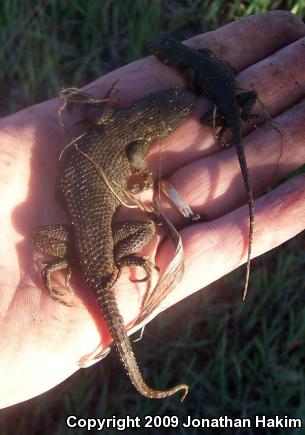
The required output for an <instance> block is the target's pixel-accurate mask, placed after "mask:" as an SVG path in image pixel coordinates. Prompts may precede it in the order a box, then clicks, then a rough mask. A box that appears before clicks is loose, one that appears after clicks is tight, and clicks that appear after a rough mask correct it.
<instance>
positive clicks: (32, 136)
mask: <svg viewBox="0 0 305 435" xmlns="http://www.w3.org/2000/svg"><path fill="white" fill-rule="evenodd" d="M241 35H242V37H241ZM189 43H190V45H192V46H193V47H195V48H199V47H201V46H205V47H208V48H212V49H213V50H215V51H216V52H217V54H219V55H220V56H221V57H222V58H224V59H225V60H227V61H228V62H230V64H231V65H232V66H233V67H234V68H235V69H236V70H237V71H242V72H240V74H238V76H237V83H238V86H239V87H240V88H244V89H250V88H251V85H253V86H254V87H255V89H256V90H257V91H258V94H259V95H260V98H261V99H262V100H263V101H264V103H265V105H266V108H267V110H268V111H269V113H270V114H271V116H273V117H274V118H275V119H276V120H277V121H278V122H279V124H280V128H281V130H282V136H281V135H280V134H279V133H278V132H277V131H275V130H274V129H272V128H271V127H269V126H262V127H259V128H257V129H256V130H254V131H252V132H251V133H249V127H246V129H245V130H244V139H243V143H244V146H245V150H246V155H247V161H248V165H249V172H250V176H251V183H252V186H253V190H254V193H255V195H256V196H257V195H259V194H260V193H262V192H263V191H264V190H266V188H267V187H268V186H269V185H270V184H271V183H274V182H276V181H277V180H279V179H281V178H282V177H284V176H286V175H288V174H289V173H291V172H292V171H294V170H295V169H297V168H298V167H299V166H301V165H303V164H304V163H305V122H304V121H305V102H302V101H301V100H302V98H303V97H304V95H305V85H304V83H305V65H304V64H305V61H304V56H303V53H304V48H303V45H304V44H305V26H304V24H302V22H301V21H300V20H298V19H297V18H296V17H294V16H293V15H290V14H288V13H286V12H279V11H278V12H270V13H266V14H262V15H257V16H252V17H249V18H247V19H244V20H241V21H239V22H235V23H231V24H229V25H227V26H224V27H222V28H220V29H219V30H217V31H216V32H211V33H208V34H205V35H199V36H197V37H195V38H192V39H191V40H189ZM249 47H251V49H249ZM277 50H278V51H277ZM271 55H272V58H271V57H270V56H271ZM117 79H119V82H118V84H117V88H118V91H117V92H116V93H115V95H114V98H115V99H118V100H119V103H120V105H121V106H126V105H128V104H129V103H131V102H132V101H134V100H136V99H138V98H141V97H143V96H144V95H147V94H148V93H149V92H151V91H153V90H156V89H161V88H168V87H170V86H172V85H175V84H178V85H179V84H183V82H182V79H181V77H180V75H179V74H178V73H177V72H176V71H174V70H170V69H168V68H166V67H165V66H163V65H161V64H160V63H159V62H157V60H156V59H154V58H153V57H149V58H145V59H142V60H140V61H137V62H135V63H132V64H130V65H127V66H125V67H123V68H121V69H119V70H116V71H114V72H112V73H110V74H108V75H106V76H104V77H102V78H100V79H98V80H97V81H95V82H94V83H92V84H91V85H90V86H88V87H87V88H86V90H87V91H88V92H91V93H92V94H93V95H94V96H97V97H100V98H101V97H103V95H104V94H105V93H106V91H107V90H108V88H109V87H110V86H111V85H112V84H113V82H114V81H115V80H117ZM139 83H141V86H139ZM300 101H301V102H300ZM58 105H59V101H58V100H57V99H55V100H50V101H46V102H45V103H42V104H39V105H36V106H32V107H29V108H27V109H25V110H23V111H21V112H18V113H16V114H15V115H12V116H10V117H7V118H3V119H2V120H0V143H1V154H0V174H1V185H0V205H1V206H0V210H1V218H2V219H1V227H0V240H1V246H0V270H1V273H0V292H1V295H0V304H1V308H0V310H1V311H0V312H1V317H0V322H1V325H0V337H1V343H2V349H4V350H5V351H2V352H1V354H0V385H1V391H2V394H1V398H0V406H1V407H5V406H9V405H12V404H15V403H18V402H20V401H23V400H26V399H29V398H31V397H33V396H36V395H38V394H40V393H42V392H44V391H46V390H48V389H50V388H52V387H53V386H55V385H56V384H58V383H60V382H61V381H62V380H64V379H65V378H67V377H68V376H69V375H71V374H72V373H73V372H75V371H76V370H77V369H78V367H79V366H78V361H79V360H80V358H82V357H84V356H86V355H88V354H90V353H91V352H92V351H93V350H94V349H95V348H96V347H97V346H98V345H99V343H102V347H105V346H106V345H107V344H109V343H110V341H111V337H109V334H108V332H107V329H106V327H105V324H104V322H103V319H102V318H101V316H100V313H99V311H98V309H97V306H96V304H95V301H94V297H93V295H92V294H91V292H90V291H88V288H87V287H86V285H85V284H84V282H83V281H82V279H81V277H80V276H79V275H78V272H77V271H76V272H75V271H74V274H73V278H72V280H71V286H72V288H73V290H74V291H75V292H76V296H73V297H72V296H70V295H67V296H65V297H66V298H67V299H68V300H69V301H71V302H73V307H72V308H71V307H65V306H63V305H61V304H58V303H56V302H54V301H52V300H51V299H50V297H49V295H48V292H47V290H46V289H45V288H44V287H43V285H42V282H41V279H40V275H39V269H38V267H37V262H36V264H33V256H34V254H35V253H34V249H33V246H32V244H31V240H30V234H31V231H32V229H33V227H35V226H38V225H45V224H50V223H64V222H66V217H65V214H64V212H63V210H62V208H61V206H60V205H59V204H58V203H57V202H56V199H55V195H54V186H55V179H56V176H57V170H58V162H57V158H58V154H59V152H60V150H61V149H62V147H63V146H64V145H65V144H67V143H68V142H69V141H70V140H71V138H72V137H74V136H75V135H77V134H79V132H80V127H79V126H75V125H73V122H74V121H75V120H76V117H77V114H76V112H74V111H73V112H71V113H65V114H63V120H64V124H65V128H64V129H63V128H61V127H60V125H59V123H58V118H57V110H58ZM199 106H200V107H199ZM206 109H208V104H207V102H206V101H204V100H202V101H201V102H200V104H198V107H197V108H196V109H195V113H194V115H193V116H192V118H191V119H189V120H187V121H186V122H185V123H184V124H183V125H182V126H181V127H180V128H179V129H178V130H177V131H176V132H174V133H173V134H172V135H171V136H170V137H169V138H168V139H167V140H166V141H164V142H163V143H162V153H163V154H162V155H163V157H162V174H163V176H165V177H168V178H169V181H171V182H172V183H173V185H174V186H175V187H176V189H178V190H179V191H180V193H181V195H182V196H183V198H184V199H185V201H186V202H187V203H188V204H189V205H190V206H191V207H192V208H193V209H194V211H196V212H199V213H200V212H201V213H204V214H207V215H208V218H209V222H207V223H199V224H193V225H190V226H189V227H186V228H185V229H183V230H182V231H181V236H182V238H183V243H184V247H185V256H186V270H185V275H184V279H183V281H182V282H181V283H180V284H179V285H178V286H177V288H176V289H175V291H174V292H173V293H172V294H171V295H170V296H169V297H168V299H167V300H166V301H165V302H164V303H163V304H162V307H163V308H162V307H161V308H160V309H159V312H160V311H162V309H164V307H169V306H170V305H173V304H174V303H175V302H177V301H179V300H181V299H182V298H184V297H186V296H188V295H189V294H191V293H193V292H195V291H197V290H199V289H201V288H202V287H204V286H206V285H208V284H210V283H211V282H213V281H214V280H216V279H218V278H219V277H220V276H222V275H225V274H227V273H228V272H230V271H232V270H233V269H235V268H237V267H238V266H240V265H241V264H243V263H244V262H245V260H246V254H247V222H248V209H247V205H246V195H245V190H244V186H243V183H242V178H241V174H240V169H239V165H238V161H237V158H236V153H235V150H234V149H233V148H232V149H226V150H224V151H220V149H219V146H218V145H217V140H216V137H215V133H216V129H212V128H208V127H204V126H200V124H199V121H198V120H199V117H200V115H201V114H202V111H203V110H206ZM258 110H259V109H258ZM247 129H248V130H247ZM167 157H170V158H167ZM149 163H150V167H151V169H152V170H155V171H156V172H158V165H159V145H158V144H156V145H155V147H154V148H153V150H152V153H151V156H150V159H149ZM255 207H256V208H255V210H256V225H255V237H254V239H255V243H254V246H253V256H257V255H260V254H262V253H264V252H267V251H268V250H270V249H272V248H274V247H276V246H278V245H280V244H281V243H283V242H285V241H286V240H288V239H290V238H292V237H294V236H295V235H296V234H298V233H299V232H300V231H302V230H303V229H304V227H305V222H304V213H305V176H304V175H299V176H296V177H294V178H292V179H290V180H289V181H287V182H285V183H283V184H282V185H281V186H280V187H278V188H276V189H274V190H272V191H270V192H269V193H268V194H265V195H263V196H261V197H260V198H259V199H258V200H257V201H256V202H255ZM165 208H166V209H167V210H168V216H169V217H170V219H172V221H173V222H175V223H181V218H180V217H179V216H178V214H177V212H176V211H175V210H172V209H171V208H170V205H166V206H165ZM131 213H132V212H131V211H130V210H127V214H125V215H124V216H126V215H131ZM145 254H150V255H151V256H152V258H155V262H156V263H157V264H158V265H159V266H160V267H161V270H164V267H166V264H167V263H168V261H169V260H170V258H171V257H170V256H171V255H172V247H171V244H170V243H168V242H164V243H160V244H157V242H155V243H152V244H150V246H149V249H148V250H146V251H145ZM36 255H37V254H36ZM203 265H204V267H205V272H204V274H203V273H202V268H203ZM135 276H137V275H136V274H135V273H130V272H129V271H126V273H124V274H123V275H122V277H121V279H120V281H119V282H118V285H117V298H118V302H119V306H120V308H121V311H122V314H123V315H124V318H125V321H126V324H128V323H129V324H130V323H131V322H132V321H133V320H134V319H135V318H136V316H137V313H138V309H139V306H140V301H141V296H143V294H144V291H145V284H144V285H143V284H136V285H135V284H133V283H131V282H130V281H129V278H130V277H132V278H134V277H135ZM156 279H157V275H155V282H156ZM54 284H56V285H57V286H58V287H57V289H58V290H61V289H62V292H63V293H67V291H66V289H65V288H64V277H63V276H62V275H60V274H58V275H57V276H56V279H55V282H54ZM250 291H251V283H250ZM156 314H157V313H155V315H156ZM102 387H103V384H102V379H101V388H102Z"/></svg>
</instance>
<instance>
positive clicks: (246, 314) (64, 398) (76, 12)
mask: <svg viewBox="0 0 305 435" xmlns="http://www.w3.org/2000/svg"><path fill="white" fill-rule="evenodd" d="M272 9H287V10H290V11H292V12H294V13H296V14H298V15H300V16H302V14H304V11H305V2H304V0H299V1H288V0H286V1H280V0H274V1H272V0H270V1H268V0H257V1H238V0H232V1H223V0H214V1H212V0H211V1H208V0H195V1H191V0H189V1H179V0H164V1H161V0H153V1H145V0H143V1H140V0H138V1H137V0H134V1H133V0H118V1H114V0H105V1H102V0H101V1H99V0H91V1H89V2H88V1H85V0H75V1H71V0H70V1H60V0H42V1H35V0H32V1H30V0H28V1H27V2H20V1H17V0H15V1H13V0H11V1H9V0H3V1H2V2H1V4H0V46H1V51H0V62H1V63H0V64H1V70H0V77H1V83H2V90H1V95H0V115H2V116H4V115H7V114H9V113H12V112H14V111H16V110H18V109H20V108H22V107H26V106H28V105H31V104H34V103H37V102H40V101H43V100H44V99H47V98H51V97H54V96H56V95H57V94H58V92H59V90H60V89H61V88H62V87H63V86H82V85H84V84H86V83H88V82H89V81H91V80H94V79H95V78H96V77H98V76H101V75H103V74H104V73H106V72H108V71H111V70H112V69H115V68H117V67H119V66H121V65H124V64H126V63H128V62H130V61H132V60H135V59H137V58H140V57H141V56H143V55H145V54H147V50H146V45H147V41H148V40H149V39H150V37H151V36H153V35H156V34H158V33H160V32H164V31H165V30H166V31H168V32H170V33H171V34H174V35H176V36H177V37H178V38H181V39H182V38H187V37H190V36H192V35H195V34H198V33H202V32H204V31H207V30H211V29H214V28H216V27H219V26H221V25H223V24H225V23H227V22H229V21H232V20H235V19H238V18H241V17H243V16H246V15H249V14H254V13H259V12H263V11H266V10H272ZM249 49H251V48H250V47H249ZM303 250H304V236H302V235H300V236H298V237H297V238H295V239H294V240H292V241H290V242H289V243H286V244H285V245H282V246H281V247H279V248H278V249H276V250H274V251H273V252H272V253H268V254H266V255H264V256H262V257H261V258H260V259H257V260H255V261H253V271H252V274H251V282H250V291H249V296H248V299H247V302H246V303H242V302H241V290H242V286H243V280H244V270H243V269H242V270H241V271H236V272H234V273H232V274H230V275H229V276H227V277H225V278H224V279H222V280H220V281H218V282H217V283H215V284H214V285H213V286H210V288H209V291H208V292H206V291H201V292H198V294H196V295H194V296H192V297H190V298H188V299H187V300H185V301H183V303H182V304H178V305H177V306H175V308H172V309H171V310H168V311H167V312H166V313H164V314H163V315H161V316H159V317H158V318H157V319H155V320H154V321H153V322H152V324H151V325H149V326H147V327H146V329H145V333H144V337H143V339H142V340H141V341H140V342H137V343H135V344H134V347H135V351H136V354H137V356H138V359H139V362H140V366H141V367H142V369H143V373H144V376H145V379H147V381H148V383H149V384H151V385H152V386H155V387H158V388H166V387H168V386H171V385H173V384H175V383H177V382H185V383H188V384H189V385H190V394H189V396H188V397H187V399H186V400H185V402H184V403H183V404H181V403H180V402H179V399H178V398H170V399H166V400H163V401H152V400H148V399H144V398H142V397H140V396H139V395H138V394H137V393H136V392H135V391H134V390H133V388H132V386H131V384H130V382H129V381H128V380H127V378H126V376H125V374H124V373H123V371H122V369H121V367H120V364H119V362H118V360H117V358H116V355H115V354H114V355H113V353H114V352H112V353H111V354H110V356H108V357H107V358H106V359H105V360H104V361H103V362H102V363H100V364H97V365H96V366H94V367H91V368H89V369H85V370H82V371H79V372H78V373H76V374H75V375H74V376H72V377H71V378H69V379H68V380H67V381H65V382H64V383H63V384H61V385H59V386H58V387H56V388H54V389H53V390H52V391H49V392H47V393H45V394H43V395H41V396H39V397H38V398H34V399H32V400H30V401H27V402H25V403H22V404H19V405H16V406H14V407H11V408H9V409H6V410H3V411H1V414H0V427H1V434H3V435H8V434H15V435H18V434H32V435H33V434H38V433H43V434H51V433H52V434H54V435H60V434H65V433H69V432H70V431H69V430H68V429H67V427H66V417H67V416H68V415H70V414H74V415H77V416H79V417H91V418H94V417H96V418H103V417H112V416H113V415H115V416H116V417H124V416H126V415H130V416H134V417H135V416H140V417H143V416H145V415H153V416H154V415H161V416H163V415H178V416H179V417H180V418H181V420H182V419H184V418H185V417H186V416H187V415H191V416H193V417H200V418H217V417H219V416H224V415H227V416H229V417H231V418H242V417H253V416H255V415H266V416H268V417H272V416H275V415H280V416H285V415H287V416H288V417H291V418H292V417H305V400H304V392H305V389H304V384H305V382H304V367H303V364H304V363H305V346H304V337H305V306H304V302H305V288H304V287H305V285H304V254H303ZM2 351H5V350H2ZM0 388H1V387H0ZM304 424H305V422H304ZM165 431H166V433H168V434H171V433H176V434H178V433H179V434H184V433H185V434H186V433H187V434H196V433H199V432H197V429H194V430H193V431H192V430H186V429H183V428H180V429H172V430H171V429H166V430H165V429H163V430H162V429H159V430H149V429H147V430H144V429H142V430H140V431H139V432H145V433H163V432H164V433H165ZM130 432H131V431H129V430H127V431H126V432H125V433H130ZM207 432H208V431H207ZM70 433H77V434H85V433H86V431H85V430H82V429H78V430H77V429H76V430H71V432H70ZM91 433H95V432H94V431H92V432H91ZM104 433H107V434H112V433H117V432H116V431H112V430H108V431H106V432H104ZM213 433H222V432H221V431H217V430H216V431H215V430H214V431H213ZM223 433H228V432H227V431H226V430H224V432H223ZM232 433H233V432H232ZM234 433H238V432H237V431H236V432H235V430H234ZM240 433H241V432H240ZM242 433H243V434H254V433H256V432H255V429H253V428H252V429H249V431H247V430H244V431H243V432H242ZM265 433H266V434H268V433H270V434H271V433H275V432H274V431H271V430H270V432H269V431H268V430H266V431H265ZM276 433H290V434H293V433H300V432H297V431H295V432H294V431H293V430H289V432H287V430H283V432H281V430H278V431H276Z"/></svg>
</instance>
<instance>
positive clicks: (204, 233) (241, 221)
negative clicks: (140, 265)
mask: <svg viewBox="0 0 305 435" xmlns="http://www.w3.org/2000/svg"><path fill="white" fill-rule="evenodd" d="M304 213H305V175H300V176H298V177H296V178H294V179H292V180H289V181H287V182H286V183H285V184H283V185H282V186H280V187H278V188H277V189H275V190H273V191H272V192H270V193H268V194H266V195H265V196H264V197H262V198H260V199H259V200H258V201H257V204H256V226H255V234H254V244H253V256H254V257H255V256H258V255H261V254H262V253H264V252H267V251H269V250H270V249H273V248H275V247H276V246H278V245H280V244H282V243H284V242H285V241H287V240H289V239H290V238H292V237H294V236H295V235H297V234H298V233H299V232H301V231H303V230H304V228H305V221H304ZM247 232H248V209H247V207H241V208H239V209H237V210H235V211H234V212H231V213H229V214H227V215H226V216H223V217H221V218H219V219H217V220H215V221H213V222H209V223H203V224H202V223H201V224H196V225H192V226H190V227H188V228H187V229H185V230H183V231H182V232H181V236H182V239H183V245H184V250H185V258H186V261H185V275H184V278H183V280H182V282H181V283H180V284H179V285H178V286H177V287H176V289H175V291H174V292H173V293H172V294H171V295H169V297H168V298H167V300H166V301H164V303H162V307H161V308H160V311H162V309H165V308H166V307H168V306H169V305H172V304H173V303H175V302H178V301H179V300H181V299H182V298H184V297H186V296H188V295H190V294H191V293H193V292H194V291H196V290H199V289H200V288H203V287H205V286H206V285H208V284H210V283H211V282H213V281H215V280H216V279H218V278H220V277H221V276H223V275H225V274H227V273H229V272H231V271H232V270H234V269H236V268H237V267H239V266H240V265H241V264H242V263H244V262H245V261H246V256H247V240H248V235H247ZM168 249H169V244H168V242H165V243H164V244H163V245H162V246H161V248H160V251H159V255H158V264H159V265H160V264H161V265H162V263H161V259H162V258H164V256H166V255H167V251H168Z"/></svg>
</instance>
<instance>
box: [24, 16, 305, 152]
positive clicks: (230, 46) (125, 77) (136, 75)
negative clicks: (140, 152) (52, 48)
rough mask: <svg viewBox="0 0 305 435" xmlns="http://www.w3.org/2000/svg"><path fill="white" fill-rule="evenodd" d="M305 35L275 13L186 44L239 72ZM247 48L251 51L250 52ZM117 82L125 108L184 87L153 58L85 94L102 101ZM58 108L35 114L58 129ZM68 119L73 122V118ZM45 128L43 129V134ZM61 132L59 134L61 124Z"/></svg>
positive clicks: (52, 104) (294, 20) (295, 21)
mask: <svg viewBox="0 0 305 435" xmlns="http://www.w3.org/2000/svg"><path fill="white" fill-rule="evenodd" d="M304 34H305V26H304V24H303V23H302V21H301V20H300V19H299V18H298V17H296V16H295V15H293V14H290V13H289V12H284V11H272V12H266V13H263V14H259V15H253V16H250V17H247V18H245V19H242V20H239V21H235V22H233V23H230V24H228V25H227V26H224V27H221V28H220V29H218V30H217V31H213V32H208V33H204V34H202V35H198V36H196V37H195V38H191V39H190V40H188V41H187V43H189V44H190V45H193V46H194V47H195V48H199V47H207V48H212V49H213V50H214V51H215V52H216V53H217V54H218V55H220V56H221V57H222V58H223V59H224V60H227V61H228V62H230V63H231V64H232V66H233V67H234V68H236V70H240V69H242V68H245V67H247V66H248V65H251V64H253V63H255V62H257V61H258V60H260V59H263V58H264V57H266V56H267V55H268V54H270V53H273V52H274V51H275V50H278V49H279V48H280V47H283V46H285V45H287V44H289V43H291V42H293V41H295V40H297V39H299V38H300V37H301V36H304ZM241 41H245V44H244V43H243V44H241ZM245 46H246V48H247V49H245ZM248 47H251V50H250V49H248ZM161 72H162V74H161ZM115 81H118V82H117V92H116V93H115V99H118V100H119V104H120V105H121V106H126V105H128V104H130V103H131V102H132V101H135V100H137V99H139V98H143V97H144V96H145V95H147V94H148V93H150V92H153V91H155V90H158V89H166V88H168V87H170V86H173V85H182V84H183V79H182V78H181V75H180V74H178V73H177V72H175V71H174V70H173V69H170V68H166V67H165V66H164V65H162V64H161V63H160V62H158V61H157V60H156V59H155V58H154V57H153V56H150V57H147V58H144V59H141V60H138V61H136V62H133V63H131V64H129V65H125V66H123V67H122V68H119V69H117V70H115V71H112V72H111V73H109V74H106V75H105V76H103V77H101V78H99V79H97V80H95V81H94V82H92V83H90V84H89V85H88V86H86V87H85V88H84V90H85V91H86V92H89V93H91V94H92V95H94V96H95V97H97V98H102V97H103V96H104V95H105V93H106V91H107V90H108V89H109V88H110V87H111V86H112V85H113V83H114V82H115ZM58 104H59V103H58V99H56V100H51V101H49V102H46V103H43V104H40V105H37V106H35V111H36V112H37V114H38V115H39V117H40V118H41V119H43V118H45V122H46V123H47V124H48V125H50V124H52V125H53V124H54V125H55V124H58V116H57V111H58ZM69 117H70V118H72V117H73V114H70V115H69ZM24 122H26V120H24ZM64 123H65V119H64ZM65 125H66V123H65ZM45 127H46V126H45V125H44V130H43V131H45ZM38 128H39V126H38ZM67 128H68V127H67ZM58 130H60V126H59V124H58ZM75 131H76V128H75V126H74V127H73V126H71V127H70V129H69V130H67V132H68V133H69V134H70V135H72V134H73V132H75ZM50 145H51V144H50ZM52 146H54V140H53V142H52Z"/></svg>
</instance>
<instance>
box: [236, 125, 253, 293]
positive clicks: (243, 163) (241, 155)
mask: <svg viewBox="0 0 305 435" xmlns="http://www.w3.org/2000/svg"><path fill="white" fill-rule="evenodd" d="M233 132H234V133H233V141H234V142H233V143H234V144H235V148H236V153H237V157H238V161H239V165H240V169H241V173H242V177H243V180H244V185H245V188H246V192H247V196H248V208H249V236H248V256H247V266H246V279H245V286H244V291H243V301H244V300H245V299H246V297H247V292H248V286H249V277H250V266H251V255H252V243H253V230H254V200H253V193H252V188H251V183H250V175H249V171H248V164H247V160H246V156H245V152H244V148H243V146H242V143H241V134H240V128H239V126H238V128H234V129H233Z"/></svg>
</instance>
